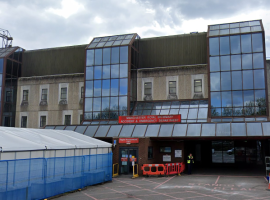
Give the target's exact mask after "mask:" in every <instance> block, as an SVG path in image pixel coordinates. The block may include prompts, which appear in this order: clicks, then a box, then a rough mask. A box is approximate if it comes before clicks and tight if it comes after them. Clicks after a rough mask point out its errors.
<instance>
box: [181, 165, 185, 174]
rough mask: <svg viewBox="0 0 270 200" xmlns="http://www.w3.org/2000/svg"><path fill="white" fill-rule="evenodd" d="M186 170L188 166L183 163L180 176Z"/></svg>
mask: <svg viewBox="0 0 270 200" xmlns="http://www.w3.org/2000/svg"><path fill="white" fill-rule="evenodd" d="M185 169H186V164H185V163H184V162H181V169H180V174H181V173H183V172H184V171H185Z"/></svg>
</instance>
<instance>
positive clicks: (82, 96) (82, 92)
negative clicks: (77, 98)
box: [81, 86, 84, 99]
mask: <svg viewBox="0 0 270 200" xmlns="http://www.w3.org/2000/svg"><path fill="white" fill-rule="evenodd" d="M83 98H84V86H82V87H81V99H83Z"/></svg>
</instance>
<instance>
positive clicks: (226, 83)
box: [221, 72, 231, 90]
mask: <svg viewBox="0 0 270 200" xmlns="http://www.w3.org/2000/svg"><path fill="white" fill-rule="evenodd" d="M221 90H231V72H221Z"/></svg>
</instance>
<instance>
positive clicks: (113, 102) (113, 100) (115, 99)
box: [110, 97, 118, 110]
mask: <svg viewBox="0 0 270 200" xmlns="http://www.w3.org/2000/svg"><path fill="white" fill-rule="evenodd" d="M110 110H118V97H111V100H110Z"/></svg>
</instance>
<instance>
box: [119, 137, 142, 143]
mask: <svg viewBox="0 0 270 200" xmlns="http://www.w3.org/2000/svg"><path fill="white" fill-rule="evenodd" d="M119 143H124V144H131V143H139V138H119Z"/></svg>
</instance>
